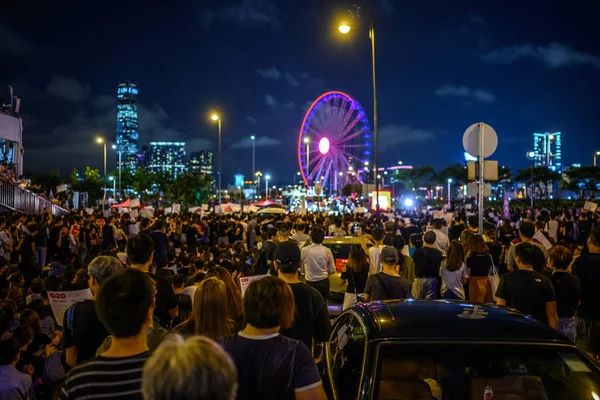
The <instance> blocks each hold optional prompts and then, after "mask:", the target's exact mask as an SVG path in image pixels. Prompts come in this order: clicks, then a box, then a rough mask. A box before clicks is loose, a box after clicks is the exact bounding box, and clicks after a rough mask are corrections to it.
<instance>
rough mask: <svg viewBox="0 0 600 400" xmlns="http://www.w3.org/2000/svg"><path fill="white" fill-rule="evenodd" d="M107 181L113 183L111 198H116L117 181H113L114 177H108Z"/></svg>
mask: <svg viewBox="0 0 600 400" xmlns="http://www.w3.org/2000/svg"><path fill="white" fill-rule="evenodd" d="M108 180H109V181H111V182H112V183H113V197H116V192H117V180H116V179H115V177H114V176H109V177H108Z"/></svg>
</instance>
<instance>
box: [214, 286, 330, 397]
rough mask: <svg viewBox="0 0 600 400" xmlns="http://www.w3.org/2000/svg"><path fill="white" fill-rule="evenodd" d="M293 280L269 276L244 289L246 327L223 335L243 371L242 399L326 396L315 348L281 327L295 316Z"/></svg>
mask: <svg viewBox="0 0 600 400" xmlns="http://www.w3.org/2000/svg"><path fill="white" fill-rule="evenodd" d="M294 308H295V307H294V295H293V293H292V290H291V289H290V287H289V285H288V284H286V283H285V282H284V281H282V280H281V279H279V278H276V277H274V276H268V277H266V278H263V279H259V280H255V281H254V282H252V283H251V284H250V286H248V289H247V290H246V293H245V295H244V316H245V319H246V327H245V328H244V329H243V330H242V331H241V332H238V333H236V334H234V335H231V336H226V337H224V338H221V339H219V343H220V344H221V346H222V347H223V349H225V351H227V353H229V355H230V356H231V358H232V359H233V361H234V362H235V365H236V367H237V371H238V392H237V399H238V400H254V399H261V400H280V399H285V400H288V399H311V400H326V399H327V396H326V394H325V390H324V389H323V383H322V382H321V377H320V375H319V371H318V369H317V366H316V365H315V362H314V359H313V357H312V354H311V352H310V350H309V349H308V348H307V347H306V345H305V344H304V343H302V342H301V341H299V340H294V339H290V338H288V337H285V336H283V335H281V334H280V333H279V331H280V329H281V328H289V327H290V326H292V323H293V321H294Z"/></svg>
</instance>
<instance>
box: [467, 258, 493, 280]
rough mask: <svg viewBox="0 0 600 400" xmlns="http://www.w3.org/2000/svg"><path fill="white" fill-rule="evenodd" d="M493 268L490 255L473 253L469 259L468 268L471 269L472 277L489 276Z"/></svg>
mask: <svg viewBox="0 0 600 400" xmlns="http://www.w3.org/2000/svg"><path fill="white" fill-rule="evenodd" d="M491 266H492V257H491V256H490V255H489V254H488V253H473V254H471V255H470V256H469V258H467V268H470V269H471V274H470V276H488V275H489V274H490V267H491Z"/></svg>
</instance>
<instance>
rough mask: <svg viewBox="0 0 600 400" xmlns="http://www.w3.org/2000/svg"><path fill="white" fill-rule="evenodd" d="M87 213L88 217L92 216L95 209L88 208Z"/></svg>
mask: <svg viewBox="0 0 600 400" xmlns="http://www.w3.org/2000/svg"><path fill="white" fill-rule="evenodd" d="M85 212H86V214H87V215H92V214H93V213H94V209H93V208H86V209H85Z"/></svg>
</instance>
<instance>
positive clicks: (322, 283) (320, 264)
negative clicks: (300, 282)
mask: <svg viewBox="0 0 600 400" xmlns="http://www.w3.org/2000/svg"><path fill="white" fill-rule="evenodd" d="M310 237H311V240H312V244H311V245H308V246H305V247H303V248H302V251H301V254H302V271H301V272H302V273H303V274H304V276H305V277H306V283H307V284H308V285H310V286H312V287H314V288H315V289H317V290H318V291H319V293H321V294H322V295H323V297H324V298H325V299H327V297H329V288H330V286H331V284H330V283H329V275H332V274H334V273H335V261H334V258H333V253H332V252H331V249H329V248H327V247H325V246H323V240H324V239H325V231H324V230H323V229H321V228H315V229H313V230H312V232H311V235H310Z"/></svg>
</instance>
